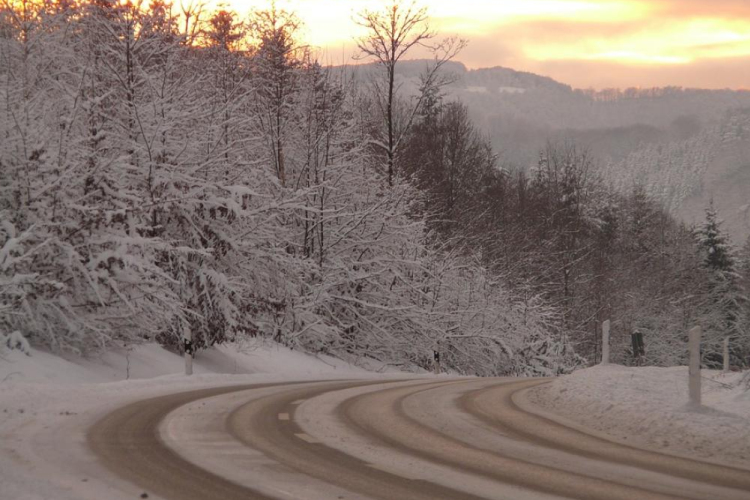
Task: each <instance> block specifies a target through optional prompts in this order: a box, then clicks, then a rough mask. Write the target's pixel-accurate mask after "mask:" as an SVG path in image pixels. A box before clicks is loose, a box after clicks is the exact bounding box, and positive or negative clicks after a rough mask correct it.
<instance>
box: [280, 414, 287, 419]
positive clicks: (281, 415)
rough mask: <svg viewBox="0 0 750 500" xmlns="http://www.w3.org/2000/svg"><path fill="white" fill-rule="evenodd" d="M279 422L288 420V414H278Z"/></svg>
mask: <svg viewBox="0 0 750 500" xmlns="http://www.w3.org/2000/svg"><path fill="white" fill-rule="evenodd" d="M279 420H289V414H288V413H279Z"/></svg>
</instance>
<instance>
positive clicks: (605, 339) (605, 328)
mask: <svg viewBox="0 0 750 500" xmlns="http://www.w3.org/2000/svg"><path fill="white" fill-rule="evenodd" d="M602 364H603V365H608V364H609V320H606V321H605V322H604V323H602Z"/></svg>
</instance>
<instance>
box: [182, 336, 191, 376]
mask: <svg viewBox="0 0 750 500" xmlns="http://www.w3.org/2000/svg"><path fill="white" fill-rule="evenodd" d="M192 337H193V335H192V333H188V334H187V335H185V338H183V343H184V345H183V347H184V350H185V375H192V374H193V339H192Z"/></svg>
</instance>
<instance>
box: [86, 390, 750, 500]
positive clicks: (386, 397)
mask: <svg viewBox="0 0 750 500" xmlns="http://www.w3.org/2000/svg"><path fill="white" fill-rule="evenodd" d="M543 382H544V381H541V380H529V379H526V380H519V379H449V378H440V379H432V380H425V379H419V380H410V381H384V380H382V379H380V380H376V381H363V380H359V381H342V380H338V381H320V382H306V383H281V384H257V385H251V386H236V385H235V386H231V387H218V388H208V389H200V390H193V391H188V392H181V393H176V394H170V395H164V396H158V397H154V398H151V399H147V400H141V401H137V402H135V403H131V404H129V405H127V406H124V407H121V408H118V409H116V410H114V411H112V412H111V413H109V414H107V415H106V416H105V417H104V418H103V419H101V420H99V421H98V422H97V423H95V425H93V426H92V427H91V428H90V430H89V431H88V433H87V436H86V441H87V444H88V446H89V448H90V449H91V450H93V452H94V454H95V456H96V457H98V460H99V464H103V465H104V466H105V467H106V469H107V470H108V471H109V472H105V471H104V470H101V471H100V472H99V476H98V479H99V480H103V481H105V482H107V483H108V484H110V485H111V490H110V491H109V495H108V498H112V499H116V498H138V497H139V496H140V495H141V494H142V493H147V494H148V495H149V498H155V497H161V498H164V499H175V500H177V499H180V500H191V499H225V500H231V499H235V498H236V499H239V498H242V499H267V498H275V499H291V498H298V499H305V500H317V499H320V500H323V499H325V500H330V499H372V498H374V499H384V500H394V499H424V500H438V499H456V500H458V499H473V498H492V499H508V500H524V499H551V498H577V499H606V500H616V499H623V500H625V499H628V500H631V499H639V500H640V499H642V500H650V499H669V498H687V499H712V500H720V499H737V500H747V499H750V472H748V471H747V470H741V469H734V468H730V467H724V466H719V465H714V464H707V463H702V462H696V461H691V460H688V459H685V458H678V457H674V456H668V455H664V454H660V453H655V452H651V451H645V450H642V449H636V448H631V447H627V446H623V445H621V444H615V443H613V442H610V441H607V440H604V439H602V438H600V437H594V436H590V435H587V434H584V433H582V432H580V431H578V430H573V429H570V428H567V427H564V426H563V425H561V424H559V423H556V422H553V421H552V420H549V419H547V418H545V417H544V416H542V415H539V414H536V413H533V412H532V411H530V410H529V409H528V408H527V407H526V405H525V404H524V399H523V391H524V390H525V389H527V388H530V387H532V386H534V385H537V384H539V383H543ZM524 408H526V409H524ZM99 464H91V463H89V464H88V466H89V467H94V466H95V465H96V466H98V465H99ZM85 465H86V464H82V466H85ZM102 474H104V475H111V480H109V479H106V478H104V479H103V478H102ZM77 488H79V489H80V488H81V485H78V486H77Z"/></svg>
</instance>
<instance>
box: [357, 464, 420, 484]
mask: <svg viewBox="0 0 750 500" xmlns="http://www.w3.org/2000/svg"><path fill="white" fill-rule="evenodd" d="M365 465H366V466H368V467H371V468H373V469H377V470H379V471H381V472H385V473H386V474H392V475H394V476H398V477H402V478H404V479H409V480H412V481H417V480H418V479H419V478H417V477H414V476H407V475H406V474H404V473H403V472H401V471H398V472H396V471H394V470H393V469H390V468H388V467H386V466H384V465H378V464H365Z"/></svg>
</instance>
